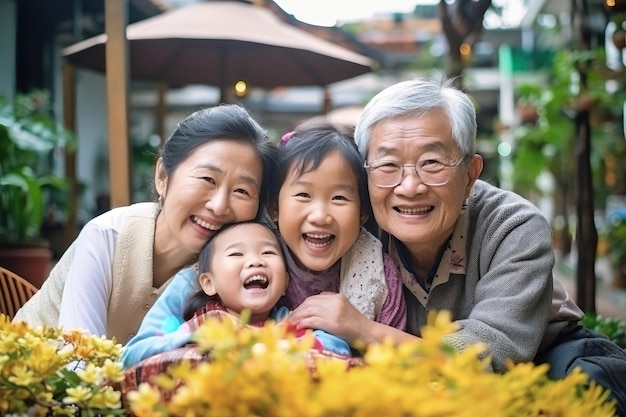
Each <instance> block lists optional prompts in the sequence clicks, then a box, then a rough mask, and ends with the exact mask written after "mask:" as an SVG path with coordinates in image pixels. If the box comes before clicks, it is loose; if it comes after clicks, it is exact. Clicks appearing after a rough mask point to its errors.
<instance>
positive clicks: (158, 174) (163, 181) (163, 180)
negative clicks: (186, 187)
mask: <svg viewBox="0 0 626 417" xmlns="http://www.w3.org/2000/svg"><path fill="white" fill-rule="evenodd" d="M154 188H156V192H157V194H158V195H159V197H162V198H165V194H166V193H167V173H166V172H165V168H164V167H163V158H159V159H158V160H157V162H156V166H155V168H154Z"/></svg>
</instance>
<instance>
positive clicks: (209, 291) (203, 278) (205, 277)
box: [198, 272, 217, 296]
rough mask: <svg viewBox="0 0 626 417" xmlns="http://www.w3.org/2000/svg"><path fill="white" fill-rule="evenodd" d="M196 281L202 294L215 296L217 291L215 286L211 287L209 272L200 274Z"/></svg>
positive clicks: (210, 274) (211, 278) (211, 280)
mask: <svg viewBox="0 0 626 417" xmlns="http://www.w3.org/2000/svg"><path fill="white" fill-rule="evenodd" d="M198 281H199V282H200V286H201V287H202V291H204V293H205V294H206V295H209V296H213V295H215V294H217V290H216V289H215V286H214V285H213V274H212V273H210V272H203V273H202V274H200V277H199V278H198Z"/></svg>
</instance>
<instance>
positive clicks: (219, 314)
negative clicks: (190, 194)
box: [122, 222, 350, 367]
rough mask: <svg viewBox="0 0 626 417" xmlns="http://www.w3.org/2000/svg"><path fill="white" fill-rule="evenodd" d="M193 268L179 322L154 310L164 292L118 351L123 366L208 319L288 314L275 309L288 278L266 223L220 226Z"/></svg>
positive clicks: (328, 339)
mask: <svg viewBox="0 0 626 417" xmlns="http://www.w3.org/2000/svg"><path fill="white" fill-rule="evenodd" d="M198 265H199V268H200V275H199V276H198V278H197V282H198V283H199V285H200V287H201V290H199V291H198V292H197V293H196V294H194V295H193V296H192V297H191V298H190V299H189V301H188V303H187V305H186V308H185V314H184V320H185V322H184V323H182V324H180V325H179V323H180V322H179V320H178V319H175V320H174V321H175V323H174V324H173V325H172V324H171V319H172V318H173V317H171V316H170V317H167V312H165V313H164V311H163V309H161V307H160V306H167V305H168V301H169V300H168V297H170V296H173V295H174V294H173V293H172V292H169V293H168V292H164V294H163V295H162V296H161V297H160V299H159V303H155V305H154V306H153V308H152V309H150V310H149V311H148V313H147V314H146V316H145V318H144V320H143V321H142V323H141V326H140V328H139V332H138V334H137V336H135V337H134V338H133V339H131V340H130V341H129V342H128V344H127V345H126V347H125V348H124V351H123V354H122V362H123V364H124V366H125V367H129V366H131V365H134V364H135V363H137V362H139V361H141V360H142V359H145V358H147V357H149V356H153V355H156V354H158V353H161V352H165V351H168V350H171V349H175V348H178V347H181V346H183V345H185V344H187V343H189V342H190V341H191V336H192V333H193V332H194V330H195V329H197V328H198V327H199V326H200V325H201V324H202V323H203V322H204V321H205V320H207V319H209V318H216V319H220V320H223V319H231V320H239V315H240V314H241V313H242V312H243V311H244V310H248V311H249V312H250V322H249V323H248V324H249V325H252V326H263V325H264V323H265V322H266V320H268V319H272V320H275V321H281V320H282V319H283V318H284V317H286V316H287V314H288V313H289V311H288V310H287V308H286V307H284V306H283V307H279V308H276V304H277V302H278V301H279V300H280V298H281V297H282V296H283V294H284V293H285V290H286V288H287V283H288V282H289V276H288V274H287V268H286V266H285V258H284V254H283V251H282V248H281V245H280V243H279V241H278V237H277V236H276V234H275V233H274V232H273V231H272V230H271V229H270V228H269V227H268V226H267V225H265V224H263V223H255V222H246V223H236V224H233V225H230V226H227V227H225V228H224V229H222V230H220V232H219V233H218V234H216V235H215V237H213V239H211V240H210V241H209V242H208V243H207V244H206V245H205V247H204V248H203V250H202V252H200V257H199V260H198ZM191 275H196V274H191ZM189 287H195V286H194V285H189ZM164 316H165V317H164ZM164 318H165V320H163V319H164ZM168 319H169V320H168ZM162 324H165V326H163V327H162ZM155 328H161V329H162V331H161V332H160V335H157V336H155V337H150V338H144V337H143V334H144V333H145V332H146V331H152V330H153V329H155ZM314 334H315V343H316V344H315V347H316V348H317V349H319V350H329V351H331V352H333V353H336V354H338V355H349V354H350V347H349V345H348V344H347V343H346V342H344V341H343V340H341V339H338V338H334V337H333V336H331V335H329V334H326V333H324V332H322V331H315V332H314Z"/></svg>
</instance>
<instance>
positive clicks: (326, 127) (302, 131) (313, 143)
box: [272, 122, 371, 216]
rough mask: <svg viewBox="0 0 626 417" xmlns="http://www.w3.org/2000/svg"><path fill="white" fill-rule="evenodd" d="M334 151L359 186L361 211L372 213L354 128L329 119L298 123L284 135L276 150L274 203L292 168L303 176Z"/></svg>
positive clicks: (365, 176) (365, 175)
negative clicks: (276, 168)
mask: <svg viewBox="0 0 626 417" xmlns="http://www.w3.org/2000/svg"><path fill="white" fill-rule="evenodd" d="M333 151H339V153H340V154H341V156H342V157H343V158H344V159H345V160H346V162H347V163H348V166H349V167H350V169H351V170H352V172H353V173H354V175H355V177H356V179H357V184H358V187H359V198H360V200H361V211H363V212H365V213H366V214H367V215H368V216H369V215H370V214H371V208H370V202H369V201H370V200H369V194H368V191H367V174H366V172H365V168H364V167H363V159H362V157H361V154H359V150H358V148H357V147H356V144H355V142H354V128H353V127H351V126H348V125H342V124H334V123H331V122H317V123H308V124H306V125H301V126H300V127H298V128H296V130H294V131H293V132H289V133H287V134H286V135H285V136H283V140H281V143H280V146H279V149H278V172H279V174H278V175H279V181H278V182H277V185H278V188H277V189H276V190H275V192H274V193H273V196H272V202H273V203H276V201H277V199H278V194H279V192H280V188H281V187H282V185H283V183H284V182H285V179H286V178H287V175H289V172H290V171H291V170H292V169H295V170H296V175H302V174H304V173H307V172H309V171H313V170H315V169H317V168H318V167H319V166H320V164H321V163H322V162H323V160H324V158H325V157H326V156H327V155H328V154H330V153H331V152H333Z"/></svg>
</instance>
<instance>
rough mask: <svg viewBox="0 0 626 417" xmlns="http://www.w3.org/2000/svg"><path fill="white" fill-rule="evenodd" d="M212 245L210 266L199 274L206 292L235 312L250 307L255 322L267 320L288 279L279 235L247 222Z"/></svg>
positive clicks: (216, 239)
mask: <svg viewBox="0 0 626 417" xmlns="http://www.w3.org/2000/svg"><path fill="white" fill-rule="evenodd" d="M211 244H212V245H213V251H212V257H211V262H210V263H211V265H210V266H209V268H208V272H205V273H203V274H202V275H200V285H201V286H202V289H203V290H204V292H205V293H206V294H208V295H218V296H219V298H220V301H221V302H222V304H223V306H224V307H225V308H226V309H227V310H229V311H230V312H232V313H234V314H240V313H241V312H242V311H243V310H244V309H248V310H250V312H251V313H252V317H251V319H252V321H253V322H256V321H261V320H265V319H266V318H267V316H268V315H269V313H270V311H271V310H272V308H273V307H274V305H275V304H276V302H277V301H278V300H279V299H280V297H281V296H282V295H283V294H284V293H285V290H286V288H287V282H288V274H287V267H286V266H285V259H284V257H283V254H282V249H281V246H280V243H279V242H278V238H277V237H276V235H274V234H273V233H272V232H271V231H270V230H269V229H268V228H267V227H266V226H263V225H261V224H258V223H244V224H238V225H235V226H232V227H230V228H228V229H227V230H224V232H223V233H220V234H218V235H217V236H216V237H215V240H214V241H212V242H211Z"/></svg>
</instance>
